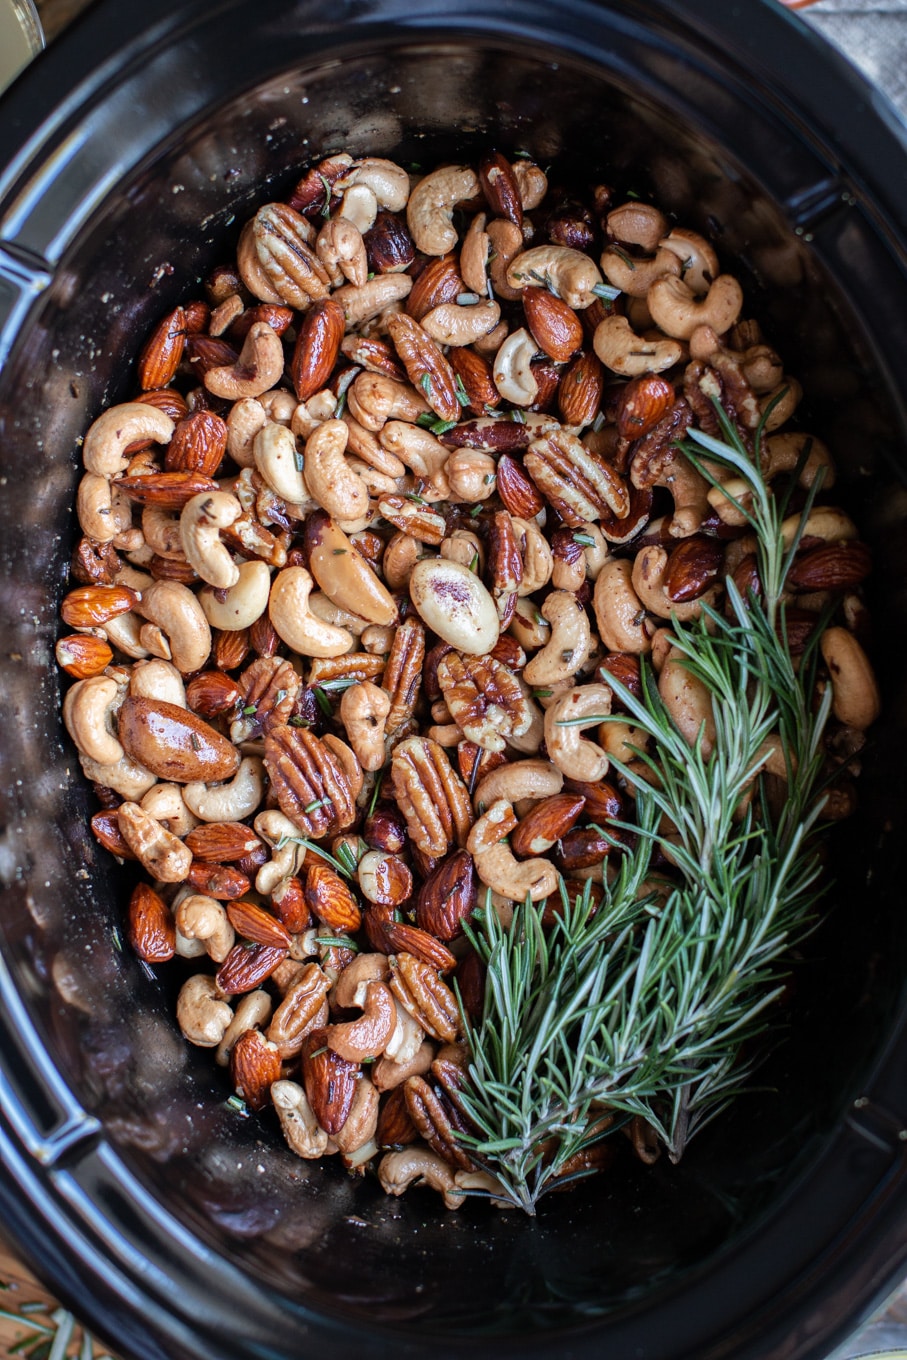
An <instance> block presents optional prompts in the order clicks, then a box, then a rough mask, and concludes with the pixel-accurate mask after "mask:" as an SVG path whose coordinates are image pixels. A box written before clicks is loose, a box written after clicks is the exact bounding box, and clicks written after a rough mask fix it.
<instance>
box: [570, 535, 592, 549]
mask: <svg viewBox="0 0 907 1360" xmlns="http://www.w3.org/2000/svg"><path fill="white" fill-rule="evenodd" d="M573 542H574V543H581V544H582V546H583V547H584V548H594V547H595V539H594V538H593V537H592V535H591V534H581V533H575V534H574V535H573Z"/></svg>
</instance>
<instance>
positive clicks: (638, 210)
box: [606, 199, 669, 252]
mask: <svg viewBox="0 0 907 1360" xmlns="http://www.w3.org/2000/svg"><path fill="white" fill-rule="evenodd" d="M606 226H607V228H608V235H609V236H610V237H612V238H613V239H614V240H615V241H623V243H624V244H625V245H629V246H640V247H641V249H643V250H648V251H650V252H651V251H653V250H655V248H656V247H657V245H658V243H659V241H660V240H661V238H662V236H664V234H665V232H666V231H667V230H668V226H669V223H668V219H667V218H666V217H665V215H664V213H663V212H661V210H660V209H659V208H656V207H655V205H654V203H643V202H642V201H641V200H640V199H631V200H630V201H629V202H627V203H621V204H619V205H618V206H617V207H616V208H612V209H611V211H610V212H609V213H608V216H607V218H606Z"/></svg>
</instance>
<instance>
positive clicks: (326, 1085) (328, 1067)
mask: <svg viewBox="0 0 907 1360" xmlns="http://www.w3.org/2000/svg"><path fill="white" fill-rule="evenodd" d="M327 1036H328V1032H327V1030H326V1029H325V1028H320V1029H313V1030H311V1031H310V1032H309V1033H308V1034H307V1035H306V1036H305V1039H304V1040H303V1044H302V1080H303V1085H304V1086H305V1093H306V1095H307V1096H308V1098H309V1104H310V1105H311V1107H312V1111H313V1113H314V1115H315V1118H316V1119H317V1120H318V1123H319V1124H320V1125H321V1127H322V1128H323V1129H324V1131H325V1133H339V1132H340V1130H341V1129H342V1128H343V1126H344V1124H345V1123H346V1121H347V1119H348V1117H349V1113H350V1110H351V1108H352V1104H353V1096H354V1095H355V1094H356V1087H357V1085H358V1082H359V1077H360V1073H361V1071H362V1066H361V1064H360V1063H356V1062H350V1061H349V1060H348V1059H347V1058H341V1057H340V1055H339V1054H338V1053H334V1052H333V1051H332V1050H331V1049H330V1048H328V1043H327Z"/></svg>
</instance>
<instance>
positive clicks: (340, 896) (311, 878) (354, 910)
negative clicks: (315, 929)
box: [305, 862, 362, 933]
mask: <svg viewBox="0 0 907 1360" xmlns="http://www.w3.org/2000/svg"><path fill="white" fill-rule="evenodd" d="M305 900H306V905H307V906H308V908H309V910H310V911H311V912H312V914H313V915H314V916H317V918H318V920H319V921H321V923H322V925H325V926H327V927H328V928H329V929H330V930H339V931H342V932H344V933H349V932H351V931H355V930H358V929H359V927H360V925H361V924H362V913H361V911H360V910H359V903H358V902H357V901H356V899H355V897H354V896H353V894H352V892H351V891H350V889H349V888H348V887H347V886H346V884H345V883H344V881H343V879H342V878H341V877H340V875H339V874H337V873H335V872H334V870H333V869H332V868H331V867H330V865H329V864H324V863H323V862H322V863H315V864H312V865H310V866H309V869H308V872H307V873H306V881H305Z"/></svg>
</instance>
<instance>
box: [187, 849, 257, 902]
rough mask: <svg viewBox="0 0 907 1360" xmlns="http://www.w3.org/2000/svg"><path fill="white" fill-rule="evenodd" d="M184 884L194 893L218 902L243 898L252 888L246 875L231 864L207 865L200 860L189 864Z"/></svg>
mask: <svg viewBox="0 0 907 1360" xmlns="http://www.w3.org/2000/svg"><path fill="white" fill-rule="evenodd" d="M186 882H187V883H188V884H189V886H190V887H192V888H194V889H195V891H196V892H199V893H204V895H205V896H206V897H213V898H214V899H215V900H216V901H218V902H231V901H233V899H234V898H237V897H245V895H246V893H247V892H248V891H249V889H250V888H251V886H252V885H251V883H250V882H249V879H248V878H247V877H246V875H245V874H243V873H241V872H240V871H239V869H235V868H234V867H233V866H232V865H231V864H207V863H206V862H205V861H204V860H200V859H196V860H193V861H192V863H191V864H190V866H189V872H188V874H187V875H186Z"/></svg>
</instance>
